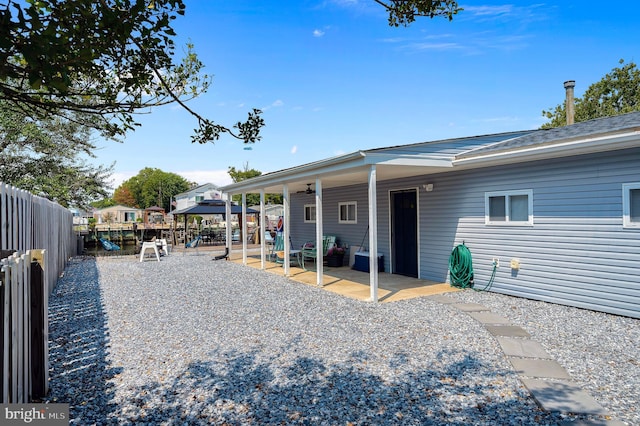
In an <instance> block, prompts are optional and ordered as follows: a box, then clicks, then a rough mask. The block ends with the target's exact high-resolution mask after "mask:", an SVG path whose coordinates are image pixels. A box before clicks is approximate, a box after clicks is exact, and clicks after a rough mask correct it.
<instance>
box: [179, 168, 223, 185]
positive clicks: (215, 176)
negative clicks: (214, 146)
mask: <svg viewBox="0 0 640 426" xmlns="http://www.w3.org/2000/svg"><path fill="white" fill-rule="evenodd" d="M175 173H176V174H178V175H180V176H182V177H183V178H185V179H186V180H188V181H189V182H197V183H198V185H204V184H205V183H213V184H214V185H218V186H223V185H229V184H230V183H233V180H231V176H229V173H228V172H227V170H189V171H185V172H175Z"/></svg>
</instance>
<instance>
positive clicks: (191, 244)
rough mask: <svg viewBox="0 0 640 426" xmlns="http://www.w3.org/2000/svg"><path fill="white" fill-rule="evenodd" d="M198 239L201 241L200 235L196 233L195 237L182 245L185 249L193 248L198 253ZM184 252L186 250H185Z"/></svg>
mask: <svg viewBox="0 0 640 426" xmlns="http://www.w3.org/2000/svg"><path fill="white" fill-rule="evenodd" d="M200 241H202V237H201V236H200V235H198V236H197V237H195V238H194V239H193V240H191V241H189V242H188V243H186V244H185V245H184V248H185V249H190V248H192V249H195V250H196V253H198V246H199V245H200ZM185 253H186V250H185Z"/></svg>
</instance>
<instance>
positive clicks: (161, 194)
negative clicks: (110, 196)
mask: <svg viewBox="0 0 640 426" xmlns="http://www.w3.org/2000/svg"><path fill="white" fill-rule="evenodd" d="M125 188H126V189H125ZM189 188H190V185H189V182H188V181H187V180H186V179H185V178H183V177H182V176H180V175H177V174H175V173H167V172H163V171H162V170H160V169H153V168H150V167H147V168H144V169H142V170H140V172H139V173H138V174H137V175H135V176H134V177H132V178H130V179H128V180H126V181H124V182H122V184H121V185H120V186H119V187H118V188H116V191H115V192H114V197H115V193H125V191H128V192H129V193H130V195H131V196H133V200H134V204H133V205H134V206H137V207H139V208H141V209H146V208H149V207H152V206H159V207H162V208H163V209H164V210H165V211H169V210H171V209H170V203H171V197H173V196H174V195H176V194H180V193H181V192H185V191H188V190H189Z"/></svg>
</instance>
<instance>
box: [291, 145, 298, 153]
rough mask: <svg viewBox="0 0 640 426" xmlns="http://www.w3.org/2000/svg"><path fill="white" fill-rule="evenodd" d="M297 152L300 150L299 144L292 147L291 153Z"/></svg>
mask: <svg viewBox="0 0 640 426" xmlns="http://www.w3.org/2000/svg"><path fill="white" fill-rule="evenodd" d="M296 152H298V145H294V146H293V147H291V153H292V154H295V153H296Z"/></svg>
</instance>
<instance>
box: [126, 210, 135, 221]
mask: <svg viewBox="0 0 640 426" xmlns="http://www.w3.org/2000/svg"><path fill="white" fill-rule="evenodd" d="M124 221H125V222H135V221H136V213H135V212H124Z"/></svg>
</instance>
